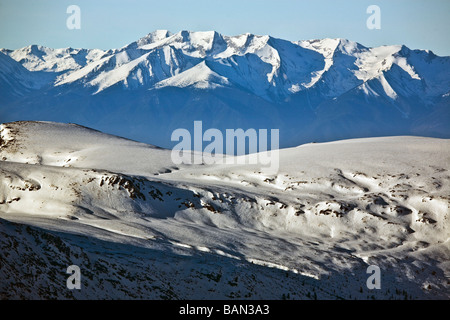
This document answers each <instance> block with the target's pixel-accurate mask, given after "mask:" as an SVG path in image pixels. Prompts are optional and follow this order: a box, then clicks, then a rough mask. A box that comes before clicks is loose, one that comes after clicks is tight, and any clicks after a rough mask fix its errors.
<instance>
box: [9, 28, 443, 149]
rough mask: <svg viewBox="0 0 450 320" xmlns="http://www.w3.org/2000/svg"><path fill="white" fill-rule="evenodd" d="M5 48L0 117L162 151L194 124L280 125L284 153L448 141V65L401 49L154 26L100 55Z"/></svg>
mask: <svg viewBox="0 0 450 320" xmlns="http://www.w3.org/2000/svg"><path fill="white" fill-rule="evenodd" d="M0 51H1V52H0V102H1V105H0V121H1V122H6V121H17V120H53V121H60V122H75V123H79V124H82V125H86V126H89V127H92V128H96V129H98V130H102V131H104V132H110V133H113V134H117V135H120V136H125V137H128V138H132V139H135V140H139V141H145V142H151V143H154V144H157V145H159V146H163V147H171V146H172V145H171V142H170V134H171V132H172V131H173V130H174V129H176V128H180V127H183V128H187V129H191V128H190V126H189V125H190V124H192V122H193V121H194V120H202V121H203V122H204V123H205V125H207V126H208V127H214V128H219V129H225V128H240V127H241V128H256V129H259V128H283V131H282V132H281V136H280V137H281V146H283V147H286V146H296V145H299V144H301V143H305V142H311V141H331V140H338V139H343V138H357V137H369V136H387V135H411V134H414V135H421V136H433V137H441V138H442V137H444V138H449V137H450V129H449V126H448V125H447V124H448V123H449V121H450V113H449V112H448V110H449V108H448V106H449V105H450V104H449V93H450V58H449V57H439V56H436V55H435V54H433V52H431V51H427V50H411V49H409V48H407V47H405V46H402V45H390V46H381V47H377V48H367V47H365V46H363V45H361V44H359V43H356V42H352V41H349V40H346V39H321V40H302V41H287V40H282V39H277V38H273V37H271V36H268V35H264V36H259V35H253V34H243V35H238V36H226V35H221V34H219V33H217V32H214V31H207V32H190V31H180V32H178V33H175V34H172V33H170V32H168V31H166V30H158V31H155V32H152V33H150V34H148V35H147V36H145V37H143V38H141V39H139V40H138V41H135V42H133V43H131V44H128V45H126V46H124V47H122V48H119V49H111V50H107V51H105V50H98V49H73V48H62V49H52V48H46V47H42V46H38V45H30V46H27V47H25V48H21V49H17V50H8V49H1V50H0ZM11 88H13V89H11ZM324 128H326V129H324ZM150 137H151V138H150ZM149 139H151V140H149Z"/></svg>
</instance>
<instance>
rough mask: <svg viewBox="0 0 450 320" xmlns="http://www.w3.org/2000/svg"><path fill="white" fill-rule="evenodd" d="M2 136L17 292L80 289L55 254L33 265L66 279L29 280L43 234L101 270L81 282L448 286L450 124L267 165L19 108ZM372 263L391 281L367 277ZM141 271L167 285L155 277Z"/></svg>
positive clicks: (141, 291) (7, 227) (259, 289)
mask: <svg viewBox="0 0 450 320" xmlns="http://www.w3.org/2000/svg"><path fill="white" fill-rule="evenodd" d="M198 41H200V40H198ZM181 75H182V74H180V76H181ZM0 137H1V139H0V146H1V149H0V159H1V161H0V222H1V223H0V232H2V239H3V242H2V245H3V249H2V252H8V257H10V258H9V260H8V258H6V256H5V257H4V258H2V259H4V260H2V261H6V264H4V267H3V268H0V279H1V283H2V285H0V291H3V290H5V291H6V290H8V294H6V293H5V292H2V294H4V295H5V296H9V297H38V298H42V297H60V298H70V297H68V296H65V294H67V293H63V292H66V291H64V290H63V289H61V288H59V287H58V284H57V283H56V282H55V281H56V280H54V279H53V278H52V277H51V276H50V275H48V276H46V274H50V273H49V272H50V271H49V270H51V268H52V267H51V265H50V264H48V265H45V266H43V267H41V269H33V270H35V272H38V274H42V275H41V276H40V278H39V279H40V281H42V283H43V284H42V285H46V286H51V287H55V288H56V289H55V290H54V291H51V290H50V291H49V293H48V292H47V293H43V292H44V291H42V290H41V291H36V290H38V289H36V290H35V289H30V290H31V291H30V292H31V293H29V294H27V293H26V292H25V291H23V290H21V289H20V288H21V287H20V286H18V285H17V281H19V282H20V281H23V282H22V284H24V285H26V284H27V282H26V281H27V280H26V279H27V278H26V277H24V276H23V275H20V270H28V269H26V268H39V267H37V266H26V262H24V261H26V260H21V259H22V258H21V257H27V256H28V253H26V252H25V251H27V252H28V250H31V251H34V252H36V254H37V255H38V254H41V255H44V256H45V257H46V258H45V259H47V260H48V261H50V259H56V260H54V261H56V262H54V263H56V265H59V267H58V268H60V269H61V268H66V267H67V266H66V267H64V265H65V264H67V263H70V264H81V265H82V267H83V268H84V269H83V270H85V271H84V272H93V273H95V274H96V276H95V277H94V278H93V280H92V279H91V280H89V279H87V278H86V280H85V282H84V285H85V288H84V290H81V291H80V292H78V293H70V294H74V295H78V297H91V298H92V297H94V298H95V297H96V298H98V297H127V298H130V297H137V298H149V297H150V298H156V299H160V298H185V299H190V298H203V299H205V298H206V299H209V298H222V299H228V298H236V297H237V298H262V299H268V298H273V299H281V298H282V297H286V296H287V294H288V293H289V297H291V298H312V297H313V292H315V294H316V296H317V295H318V298H319V299H320V298H326V299H339V298H345V299H354V298H357V299H370V298H373V297H375V298H382V299H404V298H405V297H406V298H413V299H423V298H425V299H427V298H440V299H448V298H449V297H450V296H449V291H448V277H449V274H450V265H449V262H448V261H449V260H450V259H449V258H450V246H449V245H450V243H449V236H450V220H449V219H450V209H449V208H450V197H449V195H450V171H449V170H450V168H449V163H450V141H449V140H445V139H435V138H421V137H412V136H403V137H383V138H367V139H355V140H344V141H336V142H330V143H320V144H319V143H317V144H316V143H311V144H306V145H301V146H299V147H296V148H290V149H282V150H280V167H279V171H278V172H277V173H275V174H271V175H266V174H265V173H264V171H263V170H262V168H261V166H259V165H255V164H252V165H250V164H234V165H229V164H221V165H219V164H215V165H181V166H175V165H173V164H172V162H171V158H170V153H171V151H170V150H165V149H160V148H157V147H154V146H151V145H146V144H143V143H139V142H134V141H130V140H127V139H123V138H119V137H115V136H111V135H107V134H104V133H101V132H98V131H95V130H91V129H88V128H85V127H81V126H78V125H74V124H62V123H52V122H14V123H5V124H2V125H1V126H0ZM11 223H13V224H11ZM21 226H23V227H21ZM25 226H29V227H30V228H31V229H29V228H28V227H27V228H25ZM45 234H47V236H45ZM12 239H16V240H12ZM33 239H34V240H33ZM36 239H40V241H41V242H42V241H44V243H47V244H48V245H49V246H50V247H49V248H50V249H49V248H47V249H45V250H44V249H43V248H45V247H42V246H43V245H39V243H40V242H39V243H38V242H35V241H37V240H36ZM49 239H53V240H52V241H56V240H54V239H61V240H60V241H59V242H55V243H56V244H52V245H50V244H49V242H48V241H50V240H49ZM86 239H88V240H86ZM8 241H9V242H8ZM11 241H12V242H14V241H18V244H16V245H15V246H11V245H8V243H11ZM46 241H47V242H46ZM52 243H53V242H52ZM61 246H62V247H63V248H66V247H67V248H69V249H67V248H66V249H64V250H65V251H61V252H65V254H60V251H58V250H62V249H60V247H61ZM3 250H6V251H3ZM20 250H23V252H22V251H20ZM67 250H69V251H70V254H69V253H67ZM53 254H55V255H54V256H52V255H53ZM74 255H75V256H74ZM14 257H16V258H14ZM83 257H84V258H83ZM11 259H16V260H14V261H13V260H11ZM23 259H25V258H23ZM30 259H31V258H30ZM39 259H41V258H39ZM51 261H53V260H51ZM86 261H88V262H89V263H91V264H89V263H87V262H86ZM95 261H96V262H95ZM94 262H95V264H94ZM97 263H98V264H100V265H101V266H103V267H104V268H107V269H108V268H109V269H108V270H110V271H108V272H106V271H105V272H103V271H101V269H98V268H100V267H98V268H97V269H95V270H93V269H92V268H94V267H93V266H92V264H94V266H95V265H97ZM117 265H119V266H120V267H118V266H117ZM369 265H378V266H379V267H380V268H381V272H382V289H381V290H368V289H367V287H366V279H367V277H368V275H367V274H366V269H367V267H368V266H369ZM24 266H25V267H26V268H25V267H24ZM20 268H22V269H20ZM23 268H25V269H23ZM36 270H38V271H36ZM39 270H40V272H41V273H39ZM43 270H44V271H45V270H47V271H46V272H44V271H43ZM61 270H62V269H61ZM99 270H100V271H99ZM111 270H113V271H111ZM121 270H126V272H128V276H124V274H123V272H124V271H121ZM94 271H95V272H94ZM42 272H44V273H42ZM126 272H125V273H126ZM140 272H141V273H140ZM142 272H148V273H149V276H150V277H152V280H151V281H156V282H151V283H159V285H158V286H156V285H154V286H153V287H152V288H151V286H150V289H148V288H147V287H146V283H149V282H148V281H150V280H149V279H147V280H143V278H142V277H143V274H142ZM18 273H19V274H18ZM58 277H59V276H57V277H56V278H58ZM286 277H289V278H288V280H289V281H286ZM19 278H21V279H22V280H17V279H19ZM56 278H55V279H56ZM111 278H113V279H118V280H117V282H118V283H119V284H117V286H119V287H120V288H121V289H120V290H119V289H118V287H116V284H114V283H113V284H110V283H109V282H108V281H109V280H107V279H111ZM136 278H137V279H141V280H139V281H140V282H139V281H138V280H136ZM133 279H134V280H133ZM189 279H191V280H190V281H189ZM194 279H195V280H194ZM103 280H105V281H103ZM99 281H100V282H99ZM111 281H112V280H111ZM146 281H147V282H146ZM158 281H159V282H158ZM167 283H169V284H170V285H168V284H167ZM62 285H65V283H64V284H62ZM35 287H36V286H35ZM37 288H39V285H37ZM58 288H59V289H58ZM146 288H147V289H146ZM155 288H157V289H155ZM163 288H164V290H163ZM169 289H170V290H169ZM152 290H153V291H152ZM158 290H159V291H158ZM161 290H162V291H164V294H163V293H161V292H162V291H161ZM124 292H125V293H124ZM156 293H158V294H156Z"/></svg>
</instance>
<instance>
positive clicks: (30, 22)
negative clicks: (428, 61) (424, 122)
mask: <svg viewBox="0 0 450 320" xmlns="http://www.w3.org/2000/svg"><path fill="white" fill-rule="evenodd" d="M71 4H75V5H78V6H79V7H80V9H81V29H80V30H69V29H68V28H67V27H66V20H67V18H68V17H69V14H67V13H66V9H67V7H68V6H69V5H71ZM372 4H374V5H378V6H379V7H380V9H381V29H380V30H369V29H368V28H367V27H366V20H367V18H368V17H369V14H367V13H366V9H367V7H368V6H369V5H372ZM449 14H450V1H448V0H389V1H375V0H369V1H366V0H314V1H302V0H277V1H275V0H271V1H268V0H228V1H213V0H191V1H186V0H169V1H168V0H159V1H144V0H128V1H123V0H122V1H118V0H90V1H84V0H70V1H66V0H35V1H24V0H0V47H2V48H9V49H16V48H20V47H24V46H26V45H29V44H40V45H45V46H48V47H53V48H60V47H75V48H79V47H83V48H101V49H108V48H119V47H122V46H124V45H126V44H128V43H130V42H132V41H135V40H137V39H138V38H140V37H142V36H144V35H145V34H147V33H149V32H151V31H153V30H156V29H168V30H170V31H172V32H178V31H180V30H192V31H204V30H216V31H218V32H220V33H222V34H226V35H238V34H242V33H246V32H250V33H255V34H270V35H272V36H275V37H279V38H284V39H288V40H302V39H317V38H338V37H339V38H347V39H350V40H353V41H357V42H359V43H361V44H363V45H365V46H379V45H384V44H387V45H390V44H405V45H407V46H408V47H410V48H412V49H430V50H432V51H433V52H435V53H436V54H438V55H450V41H449V35H450V22H449V21H450V20H449V19H448V16H449Z"/></svg>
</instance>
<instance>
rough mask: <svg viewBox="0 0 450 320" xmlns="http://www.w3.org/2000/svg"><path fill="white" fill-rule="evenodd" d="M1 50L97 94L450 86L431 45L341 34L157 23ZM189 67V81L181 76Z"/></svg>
mask: <svg viewBox="0 0 450 320" xmlns="http://www.w3.org/2000/svg"><path fill="white" fill-rule="evenodd" d="M1 51H2V52H3V53H4V54H6V55H9V56H10V57H11V58H12V59H14V60H15V61H17V62H19V63H20V64H22V66H24V67H25V68H26V69H28V70H29V71H32V72H38V71H42V72H45V73H48V74H52V75H53V77H50V78H49V79H50V80H48V81H49V82H50V84H51V85H53V86H63V85H70V84H75V85H82V86H84V87H90V88H92V89H93V93H94V94H95V93H99V92H102V91H103V90H105V89H107V88H109V87H112V86H115V85H120V86H123V87H124V88H131V89H132V88H137V87H144V88H147V89H153V88H161V87H166V86H167V87H185V86H186V83H189V84H191V85H192V86H193V87H196V88H199V89H211V88H216V87H218V86H222V85H223V82H226V83H229V84H233V85H236V86H238V87H242V88H244V89H246V90H249V91H250V92H253V93H254V94H256V95H258V96H260V97H263V98H264V99H269V100H271V99H272V100H273V99H275V100H276V99H278V98H282V99H285V98H287V97H288V96H290V95H292V94H296V93H299V92H301V91H302V90H306V89H311V88H314V87H315V86H318V87H320V86H323V85H325V86H326V87H327V88H328V91H327V92H324V94H325V95H326V96H327V97H328V98H334V97H338V96H339V95H341V94H344V93H345V92H347V91H349V90H351V89H353V88H355V87H357V86H365V84H366V83H367V82H368V81H370V80H372V79H378V80H379V81H380V82H381V85H382V88H383V90H385V95H386V97H387V98H389V99H393V100H395V99H396V97H397V95H398V92H395V90H401V88H396V89H393V88H394V86H393V84H397V83H402V84H403V86H402V87H408V88H411V89H410V90H406V92H402V93H404V94H405V96H406V97H408V96H415V95H422V96H424V97H425V96H427V95H430V97H429V98H428V99H433V98H435V97H436V96H438V95H442V94H444V93H446V92H447V91H448V88H449V86H450V82H449V80H448V79H450V75H449V72H450V71H449V69H448V67H447V66H448V59H447V60H445V61H444V60H442V59H441V60H439V59H438V60H439V61H437V60H435V59H434V57H435V56H434V55H433V54H432V53H430V52H428V51H420V50H410V49H408V48H406V47H405V46H401V45H391V46H381V47H376V48H367V47H364V46H363V45H361V44H359V43H356V42H353V41H350V40H346V39H339V38H338V39H328V38H327V39H321V40H301V41H287V40H282V39H277V38H273V37H271V36H268V35H254V34H249V33H246V34H243V35H237V36H226V35H222V34H220V33H218V32H215V31H196V32H193V31H186V30H183V31H180V32H177V33H171V32H169V31H167V30H156V31H154V32H152V33H149V34H148V35H146V36H144V37H142V38H141V39H139V40H137V41H135V42H132V43H130V44H128V45H126V46H124V47H122V48H119V49H111V50H107V51H105V50H99V49H73V48H62V49H52V48H46V47H42V46H37V45H31V46H27V47H24V48H21V49H17V50H7V49H1ZM200 62H206V64H207V65H208V70H205V68H198V65H199V63H200ZM186 71H189V72H188V74H186V76H188V78H189V80H188V81H187V82H186V79H184V76H183V77H182V78H183V80H181V79H180V77H179V76H178V74H179V73H182V72H186ZM211 72H212V73H213V74H214V75H215V76H214V77H211V76H210V74H211ZM386 75H389V77H386ZM205 79H206V80H205ZM217 79H220V80H219V81H217ZM189 86H190V85H189ZM366 89H367V88H366ZM363 91H364V92H366V91H367V90H365V89H363ZM424 99H425V98H424ZM430 101H431V100H430Z"/></svg>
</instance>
